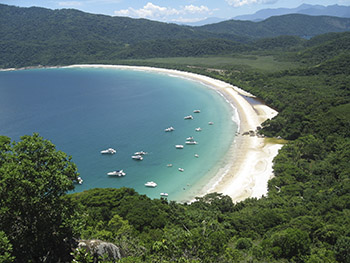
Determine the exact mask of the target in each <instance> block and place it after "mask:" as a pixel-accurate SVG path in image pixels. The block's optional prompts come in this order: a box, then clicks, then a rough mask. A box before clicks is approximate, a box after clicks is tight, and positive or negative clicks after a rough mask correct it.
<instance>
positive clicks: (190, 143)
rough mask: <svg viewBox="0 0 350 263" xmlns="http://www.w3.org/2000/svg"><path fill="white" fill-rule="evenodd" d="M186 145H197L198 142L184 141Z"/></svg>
mask: <svg viewBox="0 0 350 263" xmlns="http://www.w3.org/2000/svg"><path fill="white" fill-rule="evenodd" d="M186 144H189V145H195V144H198V142H196V141H186Z"/></svg>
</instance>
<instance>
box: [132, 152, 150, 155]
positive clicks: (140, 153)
mask: <svg viewBox="0 0 350 263" xmlns="http://www.w3.org/2000/svg"><path fill="white" fill-rule="evenodd" d="M145 154H147V153H146V152H144V151H141V152H136V153H134V155H145Z"/></svg>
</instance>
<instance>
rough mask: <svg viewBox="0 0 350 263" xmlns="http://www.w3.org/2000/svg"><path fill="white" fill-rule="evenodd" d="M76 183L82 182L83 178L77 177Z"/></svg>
mask: <svg viewBox="0 0 350 263" xmlns="http://www.w3.org/2000/svg"><path fill="white" fill-rule="evenodd" d="M77 183H78V184H83V179H82V178H81V177H80V176H78V177H77Z"/></svg>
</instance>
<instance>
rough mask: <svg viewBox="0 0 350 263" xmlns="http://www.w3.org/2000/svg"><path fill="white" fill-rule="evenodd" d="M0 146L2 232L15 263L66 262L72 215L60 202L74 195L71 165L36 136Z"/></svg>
mask: <svg viewBox="0 0 350 263" xmlns="http://www.w3.org/2000/svg"><path fill="white" fill-rule="evenodd" d="M2 142H4V143H3V144H2V145H1V148H0V230H2V231H4V232H5V234H6V236H7V238H8V239H9V241H10V243H11V244H12V245H13V255H14V256H15V257H16V260H17V262H39V261H44V260H47V261H52V260H54V261H58V259H60V258H61V259H62V258H64V257H65V256H66V255H68V256H69V250H68V248H69V244H68V242H67V241H69V240H71V238H72V236H73V227H72V225H74V223H73V222H71V221H73V220H74V213H75V209H74V207H73V204H72V202H70V201H69V199H67V198H64V196H65V195H66V193H67V191H68V190H72V189H74V185H73V181H74V180H76V179H77V177H78V173H77V168H76V166H75V164H74V163H72V162H71V158H70V157H67V155H66V154H65V153H63V152H61V151H57V150H56V149H55V146H54V144H52V143H51V142H50V141H48V140H44V139H43V138H42V137H40V136H39V135H38V134H33V136H28V135H26V136H23V137H21V141H19V142H17V143H16V142H13V143H12V144H11V143H10V140H2ZM65 253H66V254H65Z"/></svg>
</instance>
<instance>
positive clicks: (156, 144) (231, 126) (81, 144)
mask: <svg viewBox="0 0 350 263" xmlns="http://www.w3.org/2000/svg"><path fill="white" fill-rule="evenodd" d="M194 110H200V113H194V112H193V111H194ZM187 115H192V116H193V119H192V120H185V119H184V117H185V116H187ZM209 122H213V125H209ZM237 123H238V118H237V113H236V110H235V109H234V108H233V106H232V105H231V104H230V103H228V101H227V100H226V99H225V98H224V96H222V95H221V94H219V93H218V92H217V91H216V90H214V89H212V88H211V87H209V86H206V85H205V84H203V83H200V82H198V81H193V80H190V79H186V78H181V77H176V76H173V75H169V74H164V73H155V72H147V71H139V70H130V69H128V70H125V69H113V68H41V69H28V70H16V71H0V135H5V136H8V137H10V138H11V139H12V140H14V141H19V140H20V137H21V136H22V135H31V134H33V133H39V135H40V136H42V137H44V138H45V139H48V140H50V141H51V142H53V143H54V144H55V145H56V148H57V149H58V150H61V151H64V152H65V153H67V154H68V155H70V156H72V161H73V162H74V163H76V164H77V167H78V171H79V173H80V176H81V178H82V179H83V183H82V184H81V185H79V184H76V187H75V190H74V191H73V192H81V191H84V190H88V189H91V188H107V187H111V188H120V187H131V188H134V189H135V190H136V191H137V192H139V193H140V194H145V195H147V196H149V197H150V198H160V193H167V194H168V199H169V200H174V201H179V202H186V201H190V200H192V199H193V198H194V197H195V196H197V195H200V194H203V193H204V192H205V191H207V190H208V189H210V188H211V184H213V178H214V177H215V176H218V174H219V173H223V172H224V171H223V169H224V168H225V166H226V165H227V163H229V160H228V159H227V158H228V157H227V152H228V151H229V150H230V149H232V147H231V146H232V143H233V142H234V140H235V133H236V131H237V129H238V124H237ZM170 126H172V127H174V129H175V130H174V131H173V132H165V131H164V130H165V129H166V128H168V127H170ZM199 127H200V128H201V129H202V130H201V131H200V132H198V131H196V130H195V129H196V128H199ZM190 136H192V137H193V138H194V140H195V141H197V142H198V144H196V145H187V144H185V142H186V138H187V137H190ZM178 144H181V145H184V148H183V149H176V148H175V145H178ZM110 147H111V148H114V149H115V150H116V151H117V152H116V153H115V154H113V155H108V154H101V150H104V149H107V148H110ZM137 151H144V152H146V153H147V154H146V155H144V159H143V160H142V161H136V160H133V159H132V158H131V156H132V155H134V153H135V152H137ZM195 155H197V157H196V156H195ZM178 168H183V169H184V171H183V172H181V171H179V170H178ZM120 169H123V170H124V172H125V173H126V175H125V176H124V177H112V176H108V175H107V173H108V172H111V171H114V170H120ZM149 181H154V182H156V183H157V187H155V188H149V187H146V186H145V183H146V182H149ZM205 189H206V190H205Z"/></svg>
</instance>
